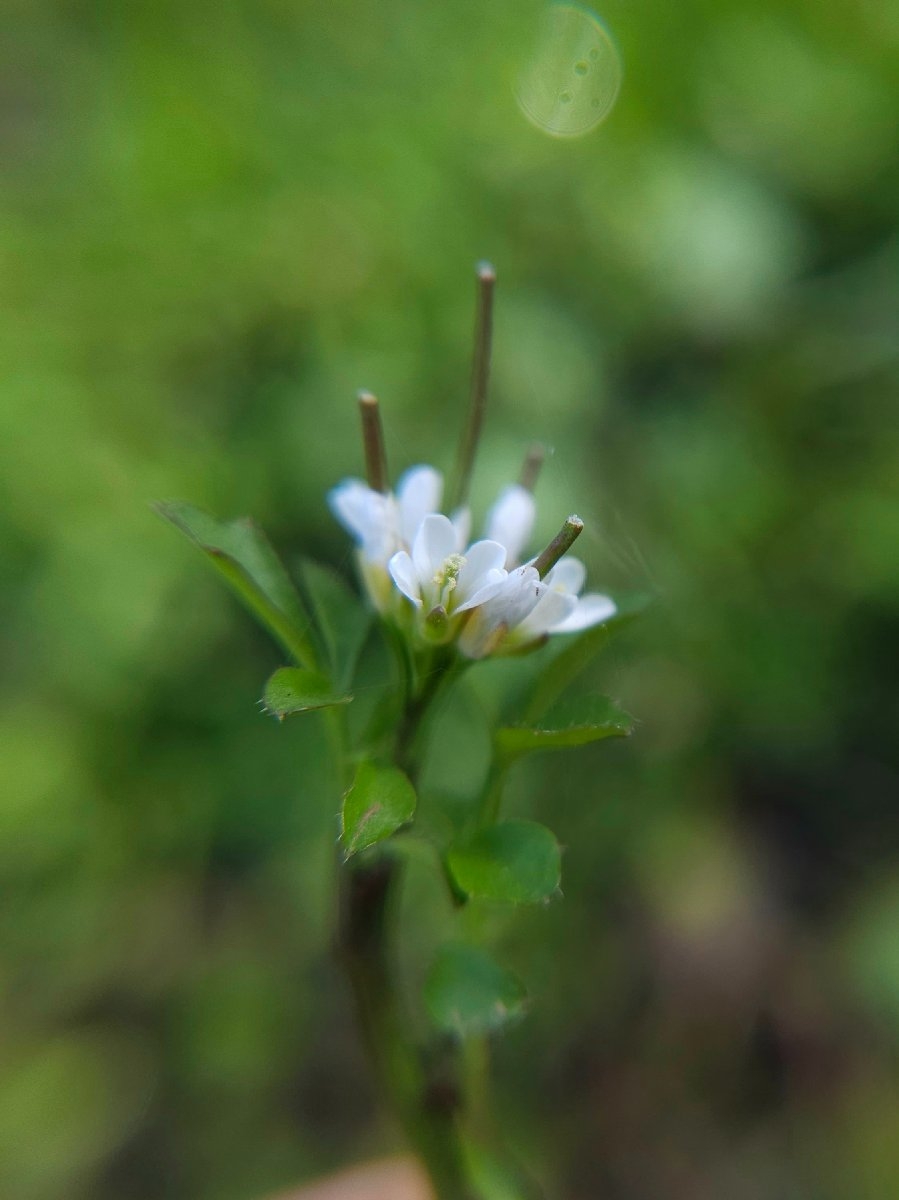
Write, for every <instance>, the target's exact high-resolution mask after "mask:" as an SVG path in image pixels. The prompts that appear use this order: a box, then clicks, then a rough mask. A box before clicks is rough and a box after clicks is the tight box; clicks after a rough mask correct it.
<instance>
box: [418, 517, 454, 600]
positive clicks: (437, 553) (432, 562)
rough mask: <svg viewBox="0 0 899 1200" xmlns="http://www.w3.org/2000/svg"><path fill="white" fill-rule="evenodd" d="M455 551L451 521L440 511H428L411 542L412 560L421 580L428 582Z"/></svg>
mask: <svg viewBox="0 0 899 1200" xmlns="http://www.w3.org/2000/svg"><path fill="white" fill-rule="evenodd" d="M455 553H456V531H455V529H453V524H452V521H450V519H449V517H445V516H444V515H443V514H442V513H429V514H428V516H426V517H425V519H424V520H423V521H422V523H421V525H420V527H419V530H418V533H417V534H416V535H415V541H414V542H413V543H412V561H413V562H414V563H415V570H416V571H417V572H418V578H419V579H420V580H421V582H422V583H426V582H429V581H430V580H431V579H432V578H433V577H434V576H435V575H436V574H437V572H438V571H439V570H440V569H441V568H442V566H443V564H444V563H445V562H446V560H447V559H448V558H449V556H450V555H451V554H455Z"/></svg>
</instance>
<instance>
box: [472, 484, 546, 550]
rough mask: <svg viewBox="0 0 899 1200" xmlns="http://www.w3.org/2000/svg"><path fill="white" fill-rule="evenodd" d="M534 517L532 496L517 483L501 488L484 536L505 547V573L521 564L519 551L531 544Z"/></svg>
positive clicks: (534, 510)
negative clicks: (506, 570)
mask: <svg viewBox="0 0 899 1200" xmlns="http://www.w3.org/2000/svg"><path fill="white" fill-rule="evenodd" d="M536 514H537V507H536V505H535V504H534V497H533V495H532V494H531V493H530V492H529V491H528V489H527V488H525V487H522V486H521V484H520V483H513V484H512V485H511V486H510V487H507V488H504V489H503V491H501V492H500V494H499V497H498V498H497V501H496V503H495V504H494V505H493V508H491V510H490V512H489V513H488V514H487V527H486V529H485V531H484V537H486V538H489V539H490V541H492V542H501V543H502V545H503V546H505V547H506V563H505V565H506V568H507V569H508V570H511V569H512V567H514V566H516V565H517V564H518V563H519V562H520V561H521V552H522V550H524V548H525V546H526V545H527V544H528V542H529V541H530V538H531V533H532V532H533V529H534V518H535V517H536Z"/></svg>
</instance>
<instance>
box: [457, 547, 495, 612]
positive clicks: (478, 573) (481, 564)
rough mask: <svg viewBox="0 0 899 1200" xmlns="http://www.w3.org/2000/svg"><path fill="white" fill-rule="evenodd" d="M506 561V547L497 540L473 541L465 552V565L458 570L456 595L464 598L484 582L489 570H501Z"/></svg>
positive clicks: (461, 598)
mask: <svg viewBox="0 0 899 1200" xmlns="http://www.w3.org/2000/svg"><path fill="white" fill-rule="evenodd" d="M505 561H506V548H505V546H501V545H500V544H499V542H487V541H484V542H475V544H474V545H473V546H471V547H470V548H469V549H468V550H466V552H465V565H464V566H463V567H462V570H461V571H460V572H459V578H458V580H457V582H456V595H457V597H458V599H459V600H462V601H464V600H466V599H467V598H468V597H469V596H471V595H473V594H474V593H475V592H476V591H477V590H478V588H480V587H481V586H483V584H484V583H485V582H486V578H485V577H486V576H487V575H488V574H489V573H490V572H491V571H502V574H503V576H505V571H503V563H504V562H505Z"/></svg>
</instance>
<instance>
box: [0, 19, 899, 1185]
mask: <svg viewBox="0 0 899 1200" xmlns="http://www.w3.org/2000/svg"><path fill="white" fill-rule="evenodd" d="M540 11H541V8H540V5H538V4H536V3H535V2H534V0H514V2H513V0H493V2H492V3H489V4H485V3H483V2H478V3H475V2H473V0H447V2H446V3H443V4H439V5H438V4H421V3H414V2H412V0H379V2H377V3H375V2H374V0H361V2H360V0H354V2H353V3H347V2H345V0H330V3H328V4H311V3H303V0H295V2H294V3H290V4H289V3H285V2H284V0H244V2H242V0H224V2H218V3H215V4H213V3H211V2H209V0H192V2H191V0H189V2H188V3H186V4H183V3H179V4H175V3H171V2H170V0H154V2H153V3H149V2H148V0H137V2H136V3H130V4H121V3H112V2H111V0H90V2H85V0H68V2H65V0H60V2H59V3H55V4H52V3H35V0H11V2H10V3H8V4H7V5H6V6H5V8H4V17H3V27H4V36H3V38H2V41H0V67H2V69H0V156H2V158H0V161H2V163H3V176H2V186H0V262H2V270H0V304H2V324H0V497H2V510H0V612H2V617H3V621H2V633H0V653H2V658H3V671H2V680H0V746H2V763H3V777H4V783H3V786H2V800H0V891H2V897H3V902H2V905H0V1005H2V1021H0V1031H2V1032H0V1196H2V1197H3V1200H7V1198H9V1200H12V1198H13V1197H14V1198H15V1200H55V1198H57V1197H59V1198H62V1197H65V1198H66V1200H78V1198H79V1197H84V1198H87V1197H90V1198H91V1200H113V1198H115V1200H124V1198H126V1197H127V1198H134V1200H144V1198H146V1200H151V1198H153V1200H156V1198H161V1197H165V1198H171V1200H182V1198H184V1200H188V1198H190V1200H207V1198H208V1200H213V1198H215V1200H250V1198H252V1197H255V1196H259V1195H262V1194H264V1193H265V1192H266V1191H267V1190H269V1189H277V1188H282V1187H285V1186H287V1185H289V1184H290V1183H295V1182H298V1181H301V1180H302V1179H304V1178H309V1177H311V1176H312V1175H314V1174H315V1173H316V1172H318V1171H320V1170H324V1169H328V1168H331V1167H333V1166H335V1165H338V1164H341V1163H345V1162H348V1161H354V1160H357V1159H359V1158H361V1157H364V1156H365V1155H367V1154H375V1153H380V1152H383V1151H385V1150H389V1149H392V1148H396V1147H397V1146H398V1145H399V1141H398V1135H397V1133H396V1131H395V1130H394V1129H393V1128H392V1126H390V1125H389V1123H385V1121H384V1119H383V1118H382V1117H381V1116H379V1115H378V1113H377V1111H376V1107H375V1102H374V1097H373V1094H372V1092H371V1089H370V1086H369V1084H368V1082H367V1076H366V1071H365V1065H364V1061H363V1058H362V1055H361V1052H360V1049H359V1046H358V1044H357V1041H356V1039H355V1035H354V1033H353V1030H352V1025H351V1021H350V1014H349V1005H348V1003H347V999H346V996H345V994H344V991H343V988H342V984H341V982H340V979H339V977H338V974H337V972H336V969H335V967H334V965H333V963H332V961H331V958H330V954H329V941H330V911H331V900H332V895H331V883H330V869H331V858H332V853H333V841H334V831H335V825H334V814H335V812H336V809H337V804H338V801H337V798H336V797H335V796H334V795H333V794H331V791H330V790H329V776H328V772H327V764H326V763H324V762H323V761H322V758H321V752H320V748H319V731H318V729H317V727H315V728H313V726H315V725H316V722H315V720H314V719H313V720H311V721H309V722H306V721H298V722H297V723H296V724H287V725H285V726H284V727H279V726H278V725H277V724H276V723H275V722H273V721H271V720H269V719H266V718H264V717H263V716H262V715H261V714H260V713H259V711H258V709H257V706H256V701H257V698H258V696H259V694H260V690H261V685H262V681H263V680H264V678H265V677H266V675H267V674H268V673H269V672H270V671H271V670H272V669H273V668H274V667H275V666H277V665H279V663H280V658H279V655H278V652H277V650H276V649H275V648H274V647H273V646H272V645H271V644H270V643H269V642H268V641H267V640H266V638H265V637H264V636H263V635H262V634H261V633H258V632H257V631H256V630H255V628H254V626H253V625H252V623H251V622H250V620H249V619H248V618H246V617H245V616H244V615H243V614H242V613H241V612H240V611H239V609H238V608H237V606H236V605H235V604H234V603H233V602H232V600H231V599H230V597H229V596H228V595H226V594H225V593H224V592H223V591H222V590H221V589H220V586H219V583H218V581H217V580H216V579H215V578H214V576H213V573H212V572H210V571H208V570H207V568H206V567H205V566H204V564H203V563H202V562H201V560H200V558H199V556H196V555H195V554H194V553H193V552H192V551H191V549H190V547H189V546H187V545H186V543H184V542H182V541H181V540H180V539H179V538H178V537H177V536H176V535H175V534H174V533H173V532H172V530H171V529H169V528H166V527H164V526H163V524H162V523H161V522H159V521H158V520H157V519H156V518H155V517H154V516H153V515H152V513H151V511H150V509H149V506H148V504H149V502H150V501H152V500H153V499H156V498H160V497H162V498H168V497H177V498H182V499H186V500H190V501H192V502H194V503H197V504H200V505H203V506H205V507H207V508H209V509H210V510H212V511H214V512H216V513H217V514H219V515H222V516H230V515H236V514H240V513H244V512H251V513H253V514H254V515H255V516H256V517H257V518H258V519H259V520H260V521H261V523H262V524H263V525H264V526H265V528H266V529H267V530H268V532H269V533H270V535H271V537H272V539H273V541H274V542H275V544H276V545H277V546H278V547H279V549H280V550H281V551H282V552H283V554H284V555H285V557H286V558H287V559H288V561H290V560H293V559H296V558H297V556H299V555H300V554H313V555H315V556H317V557H319V558H321V559H324V560H327V561H330V562H332V563H334V564H337V565H340V566H341V567H344V568H347V569H348V568H349V566H350V559H349V555H348V551H347V543H346V539H345V537H344V535H343V534H342V532H341V531H340V530H339V529H338V528H337V527H336V525H335V523H334V521H333V520H332V518H331V517H330V515H329V513H328V511H327V508H326V505H325V500H324V494H325V491H326V489H327V488H328V487H329V486H331V485H332V484H333V483H334V482H336V481H337V480H338V479H340V478H342V477H343V476H345V475H348V474H357V473H359V471H360V469H361V453H360V447H359V442H358V437H357V430H356V413H355V409H354V403H353V397H354V394H355V391H356V389H357V388H359V387H361V386H365V387H368V388H371V389H372V390H374V391H375V392H377V393H378V394H379V395H380V396H381V398H382V402H383V404H384V409H385V417H386V423H387V432H388V437H389V441H390V451H391V457H392V465H393V467H394V468H395V469H397V470H398V469H400V468H402V467H404V466H408V465H410V464H412V463H414V462H419V461H431V462H436V463H438V464H440V465H442V466H444V467H449V466H450V465H451V463H452V460H453V450H454V445H455V439H456V436H457V432H458V429H459V427H460V423H461V420H462V413H463V409H464V403H465V397H466V391H467V373H468V362H469V353H470V347H469V340H470V330H471V314H472V306H473V279H472V266H473V264H474V262H475V260H476V259H478V258H481V257H487V258H490V259H491V260H492V261H493V262H494V263H495V264H496V266H497V268H498V271H499V277H500V283H499V288H498V311H497V323H496V337H495V369H494V387H493V397H492V408H491V412H490V415H489V421H488V428H487V432H486V436H485V439H484V443H483V446H482V454H481V457H480V462H479V470H478V479H477V485H476V489H475V500H476V502H477V503H478V504H484V503H486V502H487V501H488V499H489V497H490V496H491V495H492V494H493V493H494V492H495V491H496V489H497V487H498V485H499V484H500V483H502V482H504V481H506V480H507V479H508V478H509V476H510V475H511V474H512V473H513V472H516V471H517V467H518V464H519V462H520V458H521V455H522V453H523V451H524V449H525V447H526V445H527V444H528V443H529V442H530V441H531V440H533V439H539V440H541V441H543V442H545V443H546V444H548V445H549V446H551V447H552V448H553V454H552V456H551V458H550V460H549V461H548V463H547V465H546V467H545V469H544V473H543V477H542V479H541V483H540V487H539V492H538V496H539V500H540V513H541V515H540V529H539V533H540V536H543V535H547V536H548V535H549V534H551V533H552V532H554V530H555V529H556V528H557V526H558V524H559V521H560V519H561V518H562V517H563V516H564V515H565V514H567V513H568V512H570V511H578V512H580V514H581V515H582V516H583V517H584V518H585V519H586V521H587V523H588V533H587V534H585V536H584V538H583V539H582V541H581V543H580V551H581V554H582V557H584V558H585V559H586V560H587V562H588V566H589V570H590V578H591V584H592V585H594V586H597V585H599V586H606V587H608V588H609V589H611V590H613V591H614V590H618V591H629V590H646V589H650V590H653V591H654V592H656V593H657V595H658V597H659V599H658V602H657V604H656V606H655V608H654V609H653V611H652V612H651V613H650V614H649V615H648V616H647V617H646V618H644V619H643V620H642V622H641V623H640V624H639V626H634V627H632V628H631V629H630V630H629V631H628V632H627V633H626V634H624V635H622V637H621V638H620V640H618V641H617V642H616V643H615V644H614V646H613V647H612V648H611V649H610V650H609V651H608V652H607V654H606V657H605V658H603V659H601V660H600V661H599V663H598V664H597V666H596V668H595V670H592V672H591V678H590V681H589V682H590V684H591V686H594V687H596V688H599V689H600V690H604V691H609V692H611V693H612V694H614V695H615V696H617V697H618V698H619V699H620V700H621V702H622V703H623V704H624V706H625V707H626V708H628V709H629V710H630V711H632V712H634V713H635V714H636V715H637V716H638V717H639V720H640V725H639V728H638V732H637V734H636V736H635V737H634V738H632V739H631V740H630V741H629V742H628V743H626V744H622V745H614V746H611V745H600V746H598V747H595V748H589V749H585V750H583V751H581V752H579V753H578V754H577V755H575V756H573V757H571V758H569V759H566V760H564V761H563V760H562V759H558V760H556V759H551V758H547V759H545V761H544V760H538V762H537V766H536V767H535V768H534V769H533V770H530V771H527V772H522V773H521V774H520V775H517V776H515V777H514V779H513V786H512V789H511V793H510V798H509V811H510V812H514V813H516V814H518V815H534V816H536V817H537V818H538V819H541V820H544V821H546V822H547V823H549V824H550V825H551V826H552V827H553V828H554V829H555V830H556V831H557V832H558V833H559V835H560V837H561V839H562V841H563V842H564V843H565V845H566V846H567V847H568V849H567V852H566V858H565V875H564V888H565V894H566V895H565V900H564V902H563V903H560V904H557V905H554V906H551V907H550V908H548V909H546V910H540V911H537V912H532V911H529V912H525V913H524V914H515V917H514V920H512V919H510V920H509V921H508V922H503V921H502V920H500V919H499V918H498V921H499V927H498V930H497V936H498V937H499V940H500V942H501V944H502V950H503V954H504V956H505V961H508V962H510V963H511V964H513V965H514V966H515V967H516V969H517V970H518V971H519V973H520V974H521V975H522V976H523V977H524V979H525V980H526V982H527V983H528V985H529V987H530V990H531V991H532V993H533V996H534V1004H533V1012H532V1015H531V1016H530V1017H529V1019H528V1020H527V1021H526V1022H525V1023H524V1024H523V1025H522V1026H520V1027H519V1028H518V1029H517V1030H516V1031H514V1032H513V1033H512V1034H511V1035H510V1036H509V1037H508V1038H507V1040H506V1041H505V1042H504V1043H503V1045H502V1046H501V1047H500V1049H499V1052H498V1064H497V1066H498V1076H499V1092H500V1100H501V1104H502V1107H503V1109H504V1113H505V1120H506V1122H507V1125H508V1127H509V1128H510V1130H511V1132H512V1140H513V1142H514V1143H516V1144H517V1145H518V1146H519V1147H520V1148H523V1153H524V1156H525V1157H526V1158H527V1159H528V1160H529V1161H530V1162H531V1164H532V1165H533V1166H534V1167H535V1169H536V1171H537V1173H538V1174H539V1175H541V1176H542V1178H543V1179H544V1180H545V1181H546V1183H547V1186H548V1188H549V1190H550V1191H551V1194H553V1195H555V1196H557V1197H560V1198H562V1197H564V1198H566V1200H569V1198H571V1200H594V1198H596V1197H599V1196H602V1197H605V1198H608V1200H643V1198H647V1200H649V1198H653V1200H655V1198H658V1197H665V1198H666V1200H681V1198H683V1200H705V1198H706V1197H708V1198H709V1200H711V1198H712V1197H715V1198H717V1197H721V1196H727V1197H728V1198H733V1200H780V1198H783V1200H844V1198H845V1200H850V1198H851V1200H859V1198H867V1197H870V1198H872V1200H875V1198H876V1200H882V1198H884V1197H887V1196H890V1195H895V1194H899V1138H897V1136H896V1134H897V1130H899V1072H897V1056H899V877H897V873H896V862H897V854H899V805H897V799H899V788H897V737H896V725H897V720H896V719H897V700H896V664H897V660H899V553H897V547H899V496H897V486H896V485H897V479H899V453H897V451H899V431H897V430H899V426H897V422H896V420H895V416H896V410H895V402H896V396H897V361H899V315H897V314H899V240H897V235H896V228H895V219H896V213H897V211H899V154H897V141H899V136H897V129H899V69H897V63H899V9H897V8H896V6H895V4H894V3H892V2H891V0H832V2H830V3H826V4H825V3H810V2H806V0H761V2H760V3H759V2H754V3H749V0H715V3H711V2H709V0H685V2H684V3H681V4H677V5H672V4H668V3H663V2H662V0H646V2H645V3H644V4H642V5H632V4H625V3H623V0H607V2H606V3H605V5H604V7H603V9H602V16H603V17H604V18H605V19H606V20H607V21H608V23H609V25H610V26H611V28H612V29H613V30H614V31H615V34H616V35H617V38H618V41H619V44H620V47H621V53H622V57H623V61H624V67H625V78H624V85H623V88H622V92H621V96H620V99H619V102H618V104H617V107H616V108H615V109H614V111H613V112H612V114H611V116H610V117H609V119H608V120H607V122H606V123H605V124H604V125H602V126H601V127H600V128H599V130H597V131H595V132H593V133H592V134H590V135H588V136H586V137H584V138H581V139H577V140H554V139H552V138H550V137H548V136H546V135H545V134H542V133H541V132H539V131H538V130H536V129H534V128H533V127H532V126H531V125H529V124H528V123H527V122H526V121H525V119H524V117H523V116H522V115H521V113H520V112H519V110H518V109H517V107H516V104H515V101H514V98H513V84H514V81H515V78H516V73H517V72H518V71H519V70H520V68H521V65H522V63H523V62H524V61H525V60H526V58H527V56H528V54H529V53H530V51H531V48H532V44H533V39H534V36H535V30H536V28H537V21H538V17H539V14H540Z"/></svg>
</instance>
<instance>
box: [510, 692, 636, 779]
mask: <svg viewBox="0 0 899 1200" xmlns="http://www.w3.org/2000/svg"><path fill="white" fill-rule="evenodd" d="M633 727H634V721H633V718H632V717H631V716H630V715H629V714H628V713H626V712H625V711H624V710H623V709H621V708H619V707H618V706H617V705H616V704H615V702H614V701H613V700H610V699H609V697H608V696H579V697H577V698H576V699H572V700H569V701H566V702H565V703H564V704H559V705H557V706H556V707H555V708H554V709H553V710H552V712H550V713H549V714H548V715H547V716H546V718H544V720H542V721H541V722H540V724H539V725H536V726H528V725H511V726H508V727H507V728H505V729H498V730H497V731H496V733H495V735H494V743H495V746H496V751H497V754H498V755H499V757H500V758H501V759H502V760H504V761H505V762H506V763H509V762H513V761H514V760H515V759H516V758H521V756H522V755H524V754H531V753H533V752H534V751H535V750H565V749H567V748H569V747H571V746H586V745H587V744H588V743H589V742H599V741H602V739H603V738H608V737H627V736H628V734H629V733H631V731H632V730H633Z"/></svg>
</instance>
